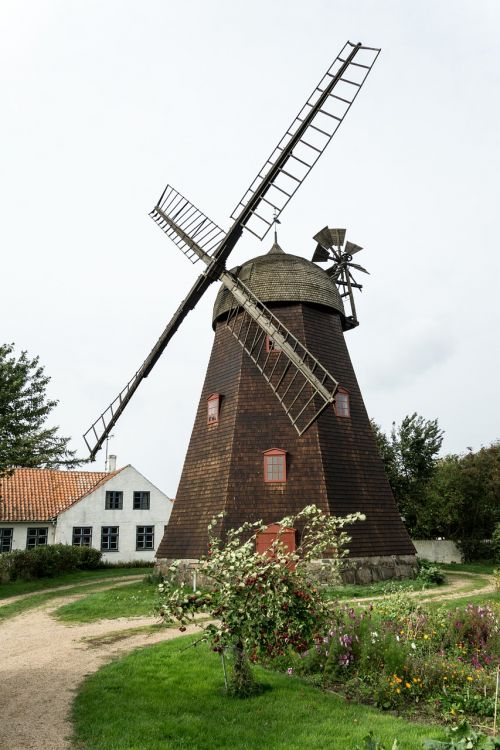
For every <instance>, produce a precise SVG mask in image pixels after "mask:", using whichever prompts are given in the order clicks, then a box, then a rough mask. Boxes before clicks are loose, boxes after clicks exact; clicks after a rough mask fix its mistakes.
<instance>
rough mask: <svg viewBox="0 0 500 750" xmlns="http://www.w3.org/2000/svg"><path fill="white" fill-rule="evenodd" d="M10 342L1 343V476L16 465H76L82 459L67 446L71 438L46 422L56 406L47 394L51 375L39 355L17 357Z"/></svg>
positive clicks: (8, 472) (24, 354)
mask: <svg viewBox="0 0 500 750" xmlns="http://www.w3.org/2000/svg"><path fill="white" fill-rule="evenodd" d="M13 352H14V345H13V344H3V345H0V477H2V476H4V475H6V474H10V473H12V471H13V470H14V469H15V468H16V467H18V466H28V467H36V466H44V467H57V466H59V465H61V464H63V465H66V466H70V467H71V466H76V465H78V464H79V463H82V461H80V460H78V459H76V458H75V452H74V451H70V450H69V448H68V444H69V440H70V438H65V437H60V436H59V435H58V434H57V431H58V429H59V428H58V427H47V426H46V421H47V419H48V417H49V415H50V413H51V411H52V410H53V409H54V407H55V406H56V405H57V401H54V400H51V399H49V398H48V397H47V394H46V388H47V385H48V383H49V381H50V378H49V377H48V376H47V375H45V373H44V368H43V367H42V366H41V365H40V364H39V358H38V357H35V358H34V359H30V358H29V357H28V354H27V352H25V351H23V352H21V354H20V356H19V357H18V358H16V357H15V355H14V354H13Z"/></svg>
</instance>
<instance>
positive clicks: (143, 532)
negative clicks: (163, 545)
mask: <svg viewBox="0 0 500 750" xmlns="http://www.w3.org/2000/svg"><path fill="white" fill-rule="evenodd" d="M135 548H136V549H154V548H155V527H154V526H137V532H136V537H135Z"/></svg>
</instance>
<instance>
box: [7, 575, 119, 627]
mask: <svg viewBox="0 0 500 750" xmlns="http://www.w3.org/2000/svg"><path fill="white" fill-rule="evenodd" d="M109 585H110V584H109V581H101V582H100V583H99V582H97V581H96V582H94V583H87V584H86V585H79V586H72V587H70V588H65V589H64V591H60V590H58V589H54V590H53V591H47V592H45V593H43V594H33V595H32V596H26V597H24V598H23V599H19V600H17V601H15V602H12V603H11V604H4V605H3V606H1V607H0V623H1V622H3V621H4V620H7V619H8V618H9V617H15V616H16V615H20V614H22V613H23V612H27V611H28V610H30V609H35V608H36V607H39V606H41V605H42V604H46V603H47V602H50V601H51V600H52V599H57V598H58V597H60V596H73V595H74V594H85V593H89V594H91V593H93V592H95V591H96V589H99V588H101V587H104V586H109ZM98 619H100V618H98Z"/></svg>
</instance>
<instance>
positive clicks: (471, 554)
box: [457, 538, 493, 563]
mask: <svg viewBox="0 0 500 750" xmlns="http://www.w3.org/2000/svg"><path fill="white" fill-rule="evenodd" d="M457 546H458V548H459V549H460V551H461V553H462V555H463V559H464V562H466V563H468V562H475V561H477V560H490V559H491V556H492V554H493V552H492V548H491V544H490V543H489V542H488V541H486V540H484V539H474V538H466V539H460V540H458V541H457Z"/></svg>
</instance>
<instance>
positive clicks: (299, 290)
mask: <svg viewBox="0 0 500 750" xmlns="http://www.w3.org/2000/svg"><path fill="white" fill-rule="evenodd" d="M231 272H232V273H234V274H236V276H238V278H239V279H240V280H241V281H242V282H243V283H244V284H245V285H246V286H247V287H248V288H249V289H250V290H251V291H252V292H253V293H254V294H255V295H256V296H257V297H258V298H259V299H260V300H261V301H262V302H264V303H269V302H309V303H311V304H313V305H321V306H322V307H328V308H330V309H331V310H335V311H336V312H339V313H340V314H341V315H342V316H344V315H345V313H344V305H343V303H342V298H341V296H340V294H339V291H338V289H337V287H336V285H335V283H334V282H333V281H332V280H331V278H330V277H329V276H328V275H327V274H326V273H325V271H323V269H322V268H320V267H319V266H317V265H316V264H315V263H312V262H311V261H310V260H306V258H302V257H301V256H299V255H292V254H290V253H285V251H284V250H282V249H281V247H280V246H279V245H278V244H277V243H276V242H275V243H274V245H273V246H272V248H271V249H270V250H269V252H268V253H266V254H265V255H259V256H258V257H257V258H251V259H250V260H247V261H246V262H245V263H243V265H242V266H238V267H237V268H233V269H231ZM233 305H234V300H233V298H232V295H231V293H230V292H229V291H228V290H227V289H226V288H225V287H224V286H222V287H221V288H220V290H219V293H218V295H217V298H216V300H215V304H214V312H213V317H212V325H213V327H214V328H215V323H216V321H217V320H218V318H220V317H221V316H223V315H225V314H226V313H227V312H229V310H230V309H231V307H232V306H233Z"/></svg>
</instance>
